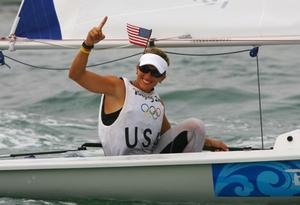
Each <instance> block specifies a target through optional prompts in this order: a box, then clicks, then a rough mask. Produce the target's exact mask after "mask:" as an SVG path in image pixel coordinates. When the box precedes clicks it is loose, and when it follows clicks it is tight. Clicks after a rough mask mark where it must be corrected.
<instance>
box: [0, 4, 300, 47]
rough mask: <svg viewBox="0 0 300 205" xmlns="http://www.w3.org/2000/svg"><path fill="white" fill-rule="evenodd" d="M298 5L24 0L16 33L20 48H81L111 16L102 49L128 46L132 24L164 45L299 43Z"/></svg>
mask: <svg viewBox="0 0 300 205" xmlns="http://www.w3.org/2000/svg"><path fill="white" fill-rule="evenodd" d="M299 9H300V1H298V0H243V1H241V0H163V1H161V0H151V1H145V0H126V1H124V0H23V2H22V4H21V6H20V10H19V12H18V15H17V17H16V20H15V23H14V25H13V26H12V31H11V34H14V35H15V36H16V37H17V39H18V40H17V42H16V46H18V45H19V46H20V47H26V46H25V45H26V43H29V42H30V43H31V44H32V45H33V46H34V47H36V48H38V47H40V48H44V47H46V48H51V47H56V46H64V47H69V48H70V47H76V48H77V47H78V45H80V42H82V40H83V39H85V37H86V34H87V32H88V31H89V30H90V29H91V28H92V27H94V26H97V25H98V24H99V22H100V21H101V20H102V18H103V17H104V16H108V17H109V19H108V22H107V24H106V25H105V27H104V33H105V35H106V39H105V40H104V41H103V42H102V43H101V44H99V45H97V46H98V47H99V48H107V47H111V46H120V47H122V46H128V45H129V43H128V34H127V31H126V25H127V23H130V24H133V25H138V26H142V27H144V28H148V29H152V36H151V39H152V43H154V44H155V45H157V46H159V47H182V46H183V47H189V46H192V47H198V46H218V45H220V46H226V45H266V44H295V43H299V42H300V13H299ZM0 42H1V41H0Z"/></svg>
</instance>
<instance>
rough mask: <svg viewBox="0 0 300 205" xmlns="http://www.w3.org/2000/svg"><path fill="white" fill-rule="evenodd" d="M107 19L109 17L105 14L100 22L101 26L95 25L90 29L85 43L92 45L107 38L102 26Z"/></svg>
mask: <svg viewBox="0 0 300 205" xmlns="http://www.w3.org/2000/svg"><path fill="white" fill-rule="evenodd" d="M107 19H108V17H107V16H105V17H104V18H103V20H102V21H101V22H100V24H99V26H97V27H94V28H92V29H91V30H90V31H89V33H88V35H87V37H86V39H85V43H86V44H87V45H89V46H92V45H94V44H96V43H98V42H99V41H101V40H103V39H104V38H105V35H104V34H103V33H102V28H103V27H104V25H105V23H106V21H107Z"/></svg>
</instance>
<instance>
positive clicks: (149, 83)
mask: <svg viewBox="0 0 300 205" xmlns="http://www.w3.org/2000/svg"><path fill="white" fill-rule="evenodd" d="M147 67H148V68H147V69H146V70H143V69H141V68H140V67H139V66H137V69H136V70H137V71H136V72H137V79H136V85H135V86H137V87H138V88H139V89H141V90H142V91H144V92H147V93H149V92H151V91H152V90H153V88H154V87H155V86H156V85H157V83H159V82H162V81H163V80H164V79H165V77H166V75H161V76H160V77H155V75H153V73H155V72H156V71H157V69H156V68H155V67H154V66H152V65H147ZM157 72H158V71H157Z"/></svg>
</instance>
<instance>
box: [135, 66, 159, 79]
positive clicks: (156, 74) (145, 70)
mask: <svg viewBox="0 0 300 205" xmlns="http://www.w3.org/2000/svg"><path fill="white" fill-rule="evenodd" d="M139 69H140V71H142V72H143V73H149V72H151V75H152V76H153V77H156V78H159V77H161V76H162V74H160V72H159V71H158V70H157V69H152V68H150V67H149V66H146V65H144V66H140V67H139Z"/></svg>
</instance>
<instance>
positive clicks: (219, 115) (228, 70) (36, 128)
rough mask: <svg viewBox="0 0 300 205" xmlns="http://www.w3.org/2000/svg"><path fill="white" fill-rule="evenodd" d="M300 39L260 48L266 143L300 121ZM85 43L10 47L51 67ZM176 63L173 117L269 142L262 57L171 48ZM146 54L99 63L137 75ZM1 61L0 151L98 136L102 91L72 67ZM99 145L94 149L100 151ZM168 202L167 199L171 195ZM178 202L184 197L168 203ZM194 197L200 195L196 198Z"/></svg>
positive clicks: (233, 141)
mask: <svg viewBox="0 0 300 205" xmlns="http://www.w3.org/2000/svg"><path fill="white" fill-rule="evenodd" d="M16 12H17V6H16V5H10V4H7V2H6V3H5V4H0V37H3V36H7V35H8V33H9V31H10V27H11V24H12V22H13V19H14V17H15V15H16ZM241 49H248V47H246V48H245V47H243V48H240V47H231V48H181V49H166V50H167V51H172V52H180V53H193V54H195V53H198V54H199V53H201V54H203V53H218V52H228V51H236V50H241ZM137 52H139V50H133V49H128V50H125V49H124V50H121V51H120V50H105V51H95V52H93V54H92V55H91V57H90V61H89V62H90V64H96V63H101V62H106V61H108V60H113V59H117V58H120V57H124V56H128V55H131V54H134V53H137ZM299 52H300V46H297V45H290V46H265V47H261V48H260V51H259V67H260V78H261V94H262V95H261V96H262V110H263V111H262V113H263V131H264V146H265V147H272V146H273V143H274V141H275V139H276V136H278V135H279V134H282V133H284V132H288V131H291V130H294V129H299V128H300V120H299V116H300V93H299V79H300V67H299V65H300V58H299V57H298V56H299ZM76 53H77V50H43V51H41V50H38V51H34V50H25V51H21V50H18V51H16V52H12V53H11V52H8V51H4V54H5V55H7V56H9V57H12V58H14V59H18V60H20V61H23V62H26V63H30V64H33V65H36V66H43V67H47V68H68V67H69V65H70V63H71V61H72V59H73V58H74V56H75V54H76ZM169 57H170V59H171V68H170V70H169V71H168V75H167V79H166V80H165V81H164V82H163V83H162V84H160V85H159V86H158V88H157V90H158V92H159V93H160V95H161V97H162V99H163V100H164V102H165V104H166V107H167V109H166V112H167V116H168V118H169V120H170V121H171V123H172V124H176V123H178V122H180V121H181V120H183V119H186V118H189V117H196V118H200V119H202V120H203V121H204V123H205V125H206V129H207V133H208V134H209V135H211V136H214V137H216V138H218V139H221V140H223V141H224V142H226V143H227V144H228V145H229V146H232V147H244V146H251V147H256V148H260V147H261V135H260V121H259V104H258V88H257V72H256V66H257V65H256V59H255V58H251V57H250V56H249V54H248V53H247V52H246V53H240V54H235V55H223V56H212V57H190V56H180V55H169ZM137 60H138V57H133V58H129V59H127V60H123V61H119V62H115V63H110V64H106V65H103V66H97V67H94V68H91V70H93V71H94V72H97V73H101V74H112V75H117V76H125V77H127V78H129V79H134V77H135V64H136V62H137ZM6 63H7V64H9V65H10V67H11V69H9V68H7V67H5V66H2V67H0V87H1V91H0V155H1V154H11V153H20V152H32V151H46V150H61V149H74V148H77V147H78V146H80V145H81V144H83V143H85V142H98V137H97V117H98V106H99V100H100V96H99V95H96V94H92V93H89V92H87V91H85V90H84V89H82V88H81V87H79V86H78V85H76V84H75V83H74V82H73V81H71V80H70V79H68V71H67V70H60V71H52V70H43V69H36V68H32V67H28V66H25V65H22V64H20V63H17V62H14V61H12V60H9V59H6ZM97 154H99V153H98V152H97V151H91V152H88V153H87V155H93V156H94V155H97ZM0 204H34V205H42V204H51V205H58V204H59V205H60V204H64V205H69V204H72V205H73V204H75V205H76V204H109V205H117V204H118V205H119V204H130V205H132V204H146V205H148V204H149V205H150V204H151V205H153V204H160V203H158V202H132V201H88V202H87V201H85V202H68V201H67V202H63V201H39V200H32V199H14V198H0ZM163 204H165V203H163ZM168 204H177V203H168ZM188 204H194V203H188Z"/></svg>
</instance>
